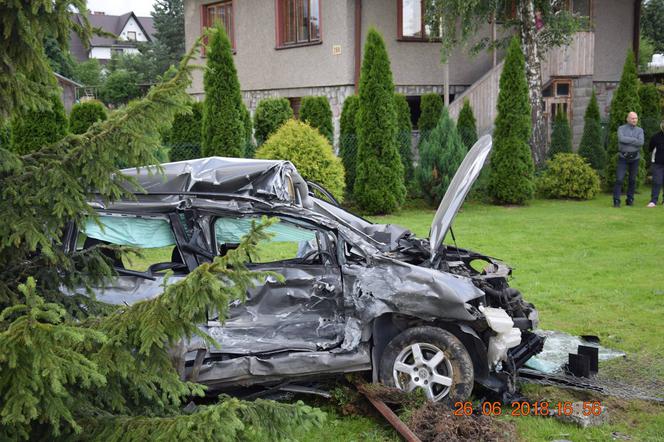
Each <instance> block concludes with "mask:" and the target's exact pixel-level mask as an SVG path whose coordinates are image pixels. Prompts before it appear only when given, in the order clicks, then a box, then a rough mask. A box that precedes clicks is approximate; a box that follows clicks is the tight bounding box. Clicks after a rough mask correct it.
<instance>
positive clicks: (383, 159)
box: [353, 28, 406, 214]
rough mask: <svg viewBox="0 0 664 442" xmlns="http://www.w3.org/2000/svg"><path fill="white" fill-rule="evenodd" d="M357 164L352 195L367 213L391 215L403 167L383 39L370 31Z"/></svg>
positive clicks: (399, 199)
mask: <svg viewBox="0 0 664 442" xmlns="http://www.w3.org/2000/svg"><path fill="white" fill-rule="evenodd" d="M359 97H360V105H359V109H358V112H357V123H356V124H357V126H356V130H357V140H358V146H357V161H356V175H355V184H354V188H353V193H354V196H355V201H356V202H357V203H358V205H359V207H360V208H361V209H362V210H364V211H365V212H368V213H374V214H378V213H391V212H393V211H394V210H396V209H398V208H399V207H400V206H401V204H403V201H404V198H405V195H406V188H405V186H404V184H403V164H401V158H400V157H399V151H398V147H397V139H396V131H397V116H396V111H395V109H394V83H393V82H392V72H391V70H390V60H389V57H388V55H387V49H386V48H385V42H384V41H383V38H382V37H381V35H380V34H379V33H378V31H377V30H376V29H374V28H370V29H369V32H368V34H367V40H366V43H365V46H364V58H363V60H362V69H361V73H360V90H359Z"/></svg>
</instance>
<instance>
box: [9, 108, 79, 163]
mask: <svg viewBox="0 0 664 442" xmlns="http://www.w3.org/2000/svg"><path fill="white" fill-rule="evenodd" d="M51 103H52V107H51V109H46V110H34V111H28V112H24V113H21V114H18V115H15V116H14V117H13V119H12V128H11V134H12V137H11V138H12V139H11V150H12V151H14V152H15V153H17V154H19V155H25V154H28V153H30V152H34V151H36V150H39V149H41V148H42V147H44V146H46V145H48V144H51V143H54V142H56V141H58V140H61V139H62V138H64V137H65V135H67V115H66V114H65V108H64V106H63V105H62V101H60V97H59V96H56V95H53V97H52V99H51Z"/></svg>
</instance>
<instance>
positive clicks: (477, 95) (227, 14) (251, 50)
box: [184, 0, 641, 144]
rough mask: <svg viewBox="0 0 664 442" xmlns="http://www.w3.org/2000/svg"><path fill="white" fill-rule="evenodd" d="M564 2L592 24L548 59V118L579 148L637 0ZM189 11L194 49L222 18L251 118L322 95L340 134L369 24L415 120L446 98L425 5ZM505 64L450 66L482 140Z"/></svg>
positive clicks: (286, 0) (217, 6) (493, 57)
mask: <svg viewBox="0 0 664 442" xmlns="http://www.w3.org/2000/svg"><path fill="white" fill-rule="evenodd" d="M565 3H566V5H567V7H569V8H571V9H572V10H573V11H574V12H576V13H578V14H580V15H585V16H588V17H589V18H590V20H589V21H590V26H589V29H587V30H584V31H583V32H579V33H577V34H576V35H574V37H573V39H572V43H571V44H570V45H569V46H567V47H562V48H557V49H552V50H550V51H549V52H548V53H547V54H546V56H545V60H544V63H543V66H542V76H543V78H542V83H543V93H544V96H545V102H546V109H547V117H548V118H550V119H551V120H552V118H551V117H552V116H553V115H552V114H553V113H555V111H556V109H558V108H560V107H562V108H563V109H565V110H566V112H567V114H568V118H570V121H571V123H572V129H573V135H574V140H575V143H576V144H578V142H579V141H580V138H581V133H582V130H583V114H584V111H585V108H586V106H587V104H588V102H589V100H590V94H591V91H592V89H593V88H594V89H595V91H596V92H597V94H598V100H599V102H600V107H601V111H602V114H603V116H605V115H606V112H607V110H608V105H609V103H610V100H611V97H612V94H613V91H614V90H615V88H616V87H617V84H618V82H619V81H620V75H621V72H622V66H623V63H624V60H625V55H626V52H627V50H628V49H632V48H633V49H634V50H638V36H639V11H640V5H641V1H640V0H566V2H565ZM184 5H185V34H186V43H187V46H188V47H191V45H193V44H194V42H195V40H196V39H197V38H198V37H199V36H200V35H201V32H202V29H203V28H204V27H205V26H208V25H211V24H212V23H213V22H215V21H217V20H219V21H221V22H222V23H223V24H224V25H225V27H226V29H228V30H229V34H230V37H231V41H232V44H233V48H234V50H235V56H234V57H235V65H236V67H237V70H238V75H239V79H240V85H241V88H242V92H243V99H244V101H245V104H246V105H247V106H248V108H249V109H250V110H251V111H252V112H253V111H254V110H255V108H256V105H257V104H258V102H259V101H260V100H261V99H263V98H266V97H286V98H288V99H289V100H290V102H291V105H292V107H293V109H294V111H295V113H296V114H297V110H298V107H299V102H300V100H301V98H302V97H304V96H308V95H325V96H327V97H328V99H329V101H330V104H331V106H332V111H333V115H334V119H335V131H336V132H337V133H338V125H339V116H340V114H341V109H342V106H343V102H344V100H345V99H346V97H348V96H349V95H352V94H354V93H355V92H356V90H357V86H358V81H359V72H360V64H361V60H362V47H363V44H364V40H365V39H366V33H367V30H368V29H369V27H371V26H373V27H375V28H376V29H378V31H379V32H380V33H381V34H382V35H383V38H384V39H385V42H386V45H387V49H388V52H389V55H390V59H391V67H392V73H393V77H394V83H395V87H396V91H397V92H398V93H402V94H404V95H406V97H407V99H408V101H409V104H410V106H411V116H412V119H413V122H416V121H417V118H418V116H419V99H420V97H421V96H422V95H423V94H425V93H438V94H441V95H442V94H443V93H444V83H445V81H444V78H445V74H446V72H445V67H444V66H443V65H442V64H441V62H440V43H436V42H431V41H430V40H429V38H428V37H429V36H428V34H430V31H431V30H430V29H428V27H427V26H426V25H425V23H424V21H423V0H334V1H332V0H270V1H266V0H242V1H237V0H226V1H216V2H215V1H210V0H185V2H184ZM496 29H498V31H496ZM496 32H500V31H499V27H497V26H496V25H495V24H494V25H491V24H487V26H485V27H484V28H483V29H481V30H480V32H479V33H478V35H477V36H476V38H477V39H480V38H489V39H491V38H493V36H495V35H496ZM501 59H502V53H500V52H496V53H490V52H486V51H485V52H482V53H480V54H478V55H476V56H471V55H469V54H468V52H467V51H463V50H461V49H459V50H457V51H455V52H454V54H453V55H452V56H451V58H450V59H449V64H448V75H449V81H448V85H449V101H450V107H449V110H450V113H451V114H452V115H453V116H456V115H458V112H459V110H460V108H461V104H462V101H463V99H464V98H467V99H469V100H470V102H471V104H472V105H473V108H474V111H475V114H476V117H477V119H478V129H479V131H480V133H486V132H490V131H491V130H492V125H493V121H494V118H495V113H496V110H495V109H496V99H497V96H498V80H499V77H500V72H501V70H502V62H501ZM198 62H199V63H204V62H205V60H204V59H202V58H201V59H199V60H198ZM202 77H203V74H202V72H196V73H195V75H194V79H193V83H192V86H191V88H190V93H191V94H192V95H193V96H196V97H199V98H202V97H203V95H204V91H203V81H202ZM559 106H560V107H559Z"/></svg>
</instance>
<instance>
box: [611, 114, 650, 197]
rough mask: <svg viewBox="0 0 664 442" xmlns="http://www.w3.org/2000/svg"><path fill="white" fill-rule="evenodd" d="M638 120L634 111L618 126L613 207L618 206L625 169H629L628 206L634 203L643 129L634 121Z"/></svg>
mask: <svg viewBox="0 0 664 442" xmlns="http://www.w3.org/2000/svg"><path fill="white" fill-rule="evenodd" d="M638 121H639V117H638V115H636V112H630V113H628V114H627V124H623V125H622V126H620V127H619V128H618V165H617V167H616V184H615V186H614V187H613V207H620V194H621V193H622V185H623V180H624V179H625V171H629V181H628V183H627V201H625V204H627V205H628V206H633V205H634V190H635V187H636V175H637V174H638V173H639V159H640V158H641V155H640V152H641V146H643V129H641V128H640V127H638V126H637V125H636V123H637V122H638Z"/></svg>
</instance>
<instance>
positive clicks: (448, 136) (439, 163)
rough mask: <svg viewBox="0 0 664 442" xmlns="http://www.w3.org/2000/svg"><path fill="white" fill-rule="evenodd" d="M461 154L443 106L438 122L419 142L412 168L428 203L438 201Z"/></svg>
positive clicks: (462, 145) (453, 129)
mask: <svg viewBox="0 0 664 442" xmlns="http://www.w3.org/2000/svg"><path fill="white" fill-rule="evenodd" d="M465 156H466V146H465V145H464V144H463V141H461V137H460V136H459V133H458V132H457V128H456V126H455V125H454V121H452V119H451V118H450V116H449V114H448V112H447V109H443V112H442V114H441V116H440V119H439V120H438V124H437V125H436V127H435V128H434V129H433V130H432V131H431V133H430V134H429V136H428V137H427V138H426V139H425V140H424V141H422V144H420V162H419V163H418V165H417V169H416V170H415V178H416V179H417V183H418V185H419V187H420V190H421V191H422V195H423V196H424V199H425V200H426V202H427V203H428V204H429V205H430V206H433V207H436V206H438V204H440V200H442V199H443V196H444V195H445V192H446V191H447V188H448V187H449V185H450V182H451V181H452V178H453V177H454V174H455V173H456V171H457V169H458V168H459V165H461V162H462V161H463V159H464V157H465Z"/></svg>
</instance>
